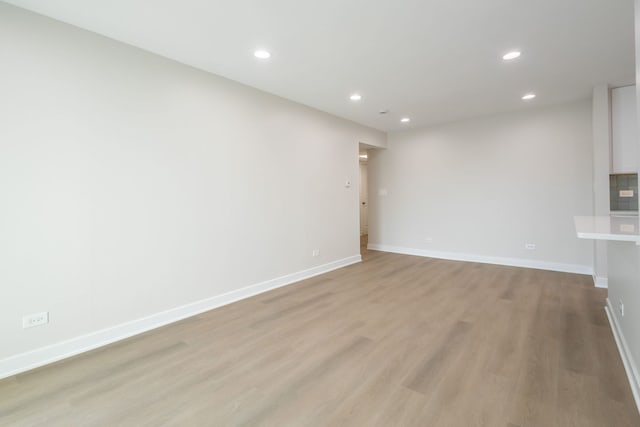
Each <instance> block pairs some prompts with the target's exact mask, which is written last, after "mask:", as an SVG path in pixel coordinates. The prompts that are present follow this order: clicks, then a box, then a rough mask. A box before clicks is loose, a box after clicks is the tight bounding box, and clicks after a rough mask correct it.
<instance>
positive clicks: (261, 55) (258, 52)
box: [253, 49, 271, 59]
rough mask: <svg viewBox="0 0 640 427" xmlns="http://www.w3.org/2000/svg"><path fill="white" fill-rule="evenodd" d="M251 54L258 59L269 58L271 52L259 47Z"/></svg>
mask: <svg viewBox="0 0 640 427" xmlns="http://www.w3.org/2000/svg"><path fill="white" fill-rule="evenodd" d="M253 56H255V57H256V58H258V59H269V58H271V53H270V52H268V51H266V50H263V49H260V50H256V51H255V52H253Z"/></svg>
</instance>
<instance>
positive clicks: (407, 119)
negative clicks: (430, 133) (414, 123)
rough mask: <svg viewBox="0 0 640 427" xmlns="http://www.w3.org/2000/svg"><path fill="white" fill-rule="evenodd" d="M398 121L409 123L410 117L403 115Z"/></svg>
mask: <svg viewBox="0 0 640 427" xmlns="http://www.w3.org/2000/svg"><path fill="white" fill-rule="evenodd" d="M400 121H401V122H402V123H409V122H410V121H411V119H410V118H409V117H403V118H401V119H400Z"/></svg>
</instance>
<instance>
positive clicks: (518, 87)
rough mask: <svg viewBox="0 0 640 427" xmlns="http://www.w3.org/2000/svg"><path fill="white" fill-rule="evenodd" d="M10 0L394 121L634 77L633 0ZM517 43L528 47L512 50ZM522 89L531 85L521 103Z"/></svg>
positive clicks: (385, 123) (380, 121)
mask: <svg viewBox="0 0 640 427" xmlns="http://www.w3.org/2000/svg"><path fill="white" fill-rule="evenodd" d="M7 3H11V4H14V5H17V6H21V7H24V8H26V9H30V10H33V11H36V12H38V13H41V14H44V15H48V16H50V17H53V18H55V19H58V20H60V21H64V22H68V23H70V24H74V25H77V26H79V27H82V28H85V29H88V30H91V31H94V32H96V33H99V34H103V35H105V36H108V37H111V38H113V39H116V40H120V41H123V42H125V43H129V44H131V45H134V46H138V47H140V48H143V49H146V50H148V51H151V52H155V53H157V54H159V55H162V56H165V57H169V58H172V59H175V60H177V61H180V62H183V63H185V64H189V65H192V66H194V67H197V68H200V69H203V70H207V71H210V72H212V73H215V74H219V75H222V76H225V77H228V78H230V79H232V80H236V81H239V82H242V83H245V84H247V85H250V86H253V87H256V88H258V89H262V90H264V91H267V92H270V93H273V94H276V95H280V96H282V97H285V98H288V99H291V100H294V101H298V102H300V103H303V104H306V105H309V106H312V107H315V108H318V109H320V110H323V111H327V112H330V113H333V114H335V115H338V116H341V117H345V118H347V119H351V120H353V121H356V122H359V123H362V124H365V125H369V126H372V127H374V128H377V129H381V130H386V131H392V130H397V129H402V128H407V127H417V126H425V125H430V124H435V123H441V122H449V121H455V120H459V119H463V118H468V117H474V116H481V115H487V114H492V113H496V112H501V111H509V110H516V109H519V108H527V107H529V106H534V105H548V104H556V103H562V102H567V101H571V100H577V99H585V98H587V97H589V95H590V93H591V88H592V86H593V85H594V84H598V83H611V84H613V85H625V84H632V83H633V82H634V67H635V66H634V40H633V0H400V1H398V0H396V1H389V0H387V1H383V0H316V1H313V0H308V1H305V0H269V1H265V0H226V1H222V0H180V1H178V0H109V1H104V0H46V1H44V0H10V1H7ZM256 48H265V49H268V50H270V51H271V52H272V54H273V56H272V58H271V59H270V60H268V61H259V60H256V59H255V58H254V57H253V51H254V50H255V49H256ZM511 49H519V50H522V52H523V55H522V57H521V58H520V59H518V60H516V61H514V62H511V63H504V62H503V61H502V59H501V56H502V54H504V53H505V52H507V51H509V50H511ZM528 91H534V92H535V93H536V94H537V98H536V99H535V100H533V101H530V102H527V103H524V102H523V101H522V100H521V99H520V97H521V96H522V95H523V94H524V93H526V92H528ZM353 92H358V93H361V94H362V96H363V99H362V101H360V102H358V103H354V102H352V101H349V95H350V94H351V93H353ZM380 109H388V110H389V114H387V115H385V116H381V115H379V114H378V111H379V110H380ZM402 116H409V117H411V122H410V123H409V124H401V123H400V122H399V119H400V117H402Z"/></svg>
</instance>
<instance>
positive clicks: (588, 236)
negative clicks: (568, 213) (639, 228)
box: [577, 232, 640, 243]
mask: <svg viewBox="0 0 640 427" xmlns="http://www.w3.org/2000/svg"><path fill="white" fill-rule="evenodd" d="M577 234H578V237H579V238H580V239H593V240H616V241H618V242H636V243H640V236H628V235H620V234H604V233H587V232H578V233H577Z"/></svg>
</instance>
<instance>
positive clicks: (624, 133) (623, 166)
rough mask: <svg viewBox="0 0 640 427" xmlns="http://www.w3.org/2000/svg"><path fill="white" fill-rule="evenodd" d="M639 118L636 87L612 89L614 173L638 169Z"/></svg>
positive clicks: (612, 154) (630, 171)
mask: <svg viewBox="0 0 640 427" xmlns="http://www.w3.org/2000/svg"><path fill="white" fill-rule="evenodd" d="M637 157H638V118H637V115H636V87H635V86H625V87H619V88H616V89H612V90H611V159H612V162H611V164H612V169H613V170H612V171H611V172H612V173H636V172H637V171H638V159H637Z"/></svg>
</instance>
